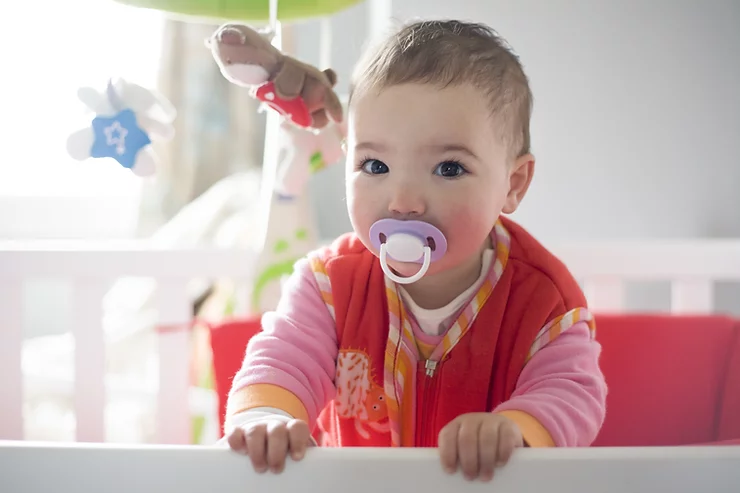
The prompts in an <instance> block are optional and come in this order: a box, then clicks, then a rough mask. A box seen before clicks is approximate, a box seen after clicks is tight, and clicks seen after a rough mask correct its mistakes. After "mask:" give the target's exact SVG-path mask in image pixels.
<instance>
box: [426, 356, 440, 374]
mask: <svg viewBox="0 0 740 493" xmlns="http://www.w3.org/2000/svg"><path fill="white" fill-rule="evenodd" d="M424 368H426V370H427V376H428V377H433V376H434V372H435V371H436V370H437V362H436V361H434V360H431V359H428V360H427V361H426V363H424Z"/></svg>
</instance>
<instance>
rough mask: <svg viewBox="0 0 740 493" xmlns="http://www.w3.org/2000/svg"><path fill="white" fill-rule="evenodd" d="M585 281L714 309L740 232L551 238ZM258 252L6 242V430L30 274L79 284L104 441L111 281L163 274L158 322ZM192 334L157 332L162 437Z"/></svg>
mask: <svg viewBox="0 0 740 493" xmlns="http://www.w3.org/2000/svg"><path fill="white" fill-rule="evenodd" d="M550 247H551V249H552V250H553V252H554V253H555V254H556V255H558V256H559V257H560V258H561V259H562V260H563V261H564V262H565V264H566V265H567V266H568V267H569V268H570V270H571V271H572V272H573V273H574V275H575V276H576V277H577V278H579V279H580V280H583V281H584V282H585V286H586V294H587V297H588V298H589V304H590V306H591V307H592V308H593V309H594V310H596V311H617V312H618V311H621V310H622V309H623V307H624V284H625V282H626V281H630V280H650V281H652V280H665V281H671V282H672V310H673V311H674V312H676V313H686V312H694V313H709V312H711V311H712V309H713V306H712V302H713V301H712V300H713V296H712V290H713V283H714V282H716V281H723V280H729V281H740V240H696V241H694V240H686V241H683V240H682V241H653V242H625V243H582V244H554V245H550ZM254 259H255V254H254V252H251V251H246V250H244V251H242V250H226V251H222V250H213V249H193V250H158V249H154V248H152V247H151V246H150V245H148V244H147V243H146V242H135V243H128V244H120V243H119V244H116V245H110V244H107V245H95V244H92V243H88V242H86V243H68V242H66V243H49V242H30V243H28V242H24V243H0V375H2V378H0V404H1V405H0V439H22V438H23V416H22V374H21V346H22V325H23V312H22V306H23V295H22V292H23V283H24V281H26V280H30V279H34V278H62V279H68V280H71V281H72V282H73V284H74V286H75V300H76V301H75V303H74V306H75V321H74V322H75V323H74V336H75V340H76V344H77V345H76V347H77V351H76V352H75V385H76V387H75V395H76V406H75V407H76V415H77V418H78V419H77V423H78V424H77V430H76V436H77V439H78V440H79V441H104V421H103V416H104V405H105V389H104V380H103V379H104V374H105V368H104V362H105V357H104V355H105V347H104V341H103V334H102V330H101V326H102V324H101V313H102V309H101V300H102V296H103V293H104V292H105V289H106V287H107V285H108V283H109V282H110V281H112V280H114V279H116V278H120V277H124V276H141V277H152V278H155V279H157V280H158V285H159V289H158V292H159V308H160V320H159V323H160V325H164V326H175V327H176V326H183V325H185V324H187V323H189V321H190V318H191V317H190V305H189V300H188V299H187V297H186V294H185V285H186V283H187V282H188V281H189V280H190V279H193V278H219V277H226V278H231V279H234V280H248V279H250V277H251V275H252V266H253V262H254ZM187 349H188V334H187V332H186V331H183V330H173V331H165V332H163V333H162V334H161V335H160V377H159V382H160V392H159V394H158V409H157V410H158V419H157V432H158V434H159V435H158V441H159V442H160V443H170V444H182V443H185V442H186V441H187V440H188V436H189V423H188V416H187V413H184V412H183V410H184V409H187V402H188V395H187V394H188V356H189V353H188V350H187Z"/></svg>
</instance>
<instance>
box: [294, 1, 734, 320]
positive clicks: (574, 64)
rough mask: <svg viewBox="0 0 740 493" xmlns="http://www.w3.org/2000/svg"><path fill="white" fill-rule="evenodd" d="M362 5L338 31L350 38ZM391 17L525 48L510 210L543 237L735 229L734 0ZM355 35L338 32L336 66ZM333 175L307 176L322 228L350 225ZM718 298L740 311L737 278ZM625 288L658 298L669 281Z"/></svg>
mask: <svg viewBox="0 0 740 493" xmlns="http://www.w3.org/2000/svg"><path fill="white" fill-rule="evenodd" d="M363 14H364V12H360V9H359V8H358V9H354V13H353V14H352V15H349V14H348V15H346V16H345V17H344V18H342V20H341V21H337V22H334V27H335V30H336V32H335V34H334V39H335V40H337V41H338V40H344V39H347V40H354V39H355V36H356V31H357V29H360V27H361V26H363V24H364V22H365V17H363ZM393 15H394V17H396V18H397V19H398V20H406V19H408V18H411V17H424V18H429V17H446V18H459V19H466V20H475V21H479V22H485V23H487V24H489V25H491V26H492V27H494V28H495V29H496V30H497V31H499V33H500V34H502V35H503V36H504V37H505V38H506V39H507V40H508V41H509V42H510V43H511V44H512V46H513V47H514V49H515V50H516V51H517V52H518V53H519V55H520V56H521V58H522V61H523V63H524V65H525V70H526V71H527V73H528V75H529V77H530V80H531V84H532V89H533V92H534V95H535V110H534V115H533V121H532V142H533V149H534V152H535V154H536V156H537V159H538V167H537V172H536V177H535V180H534V183H533V185H532V188H531V189H530V192H529V194H528V196H527V198H526V200H525V201H524V204H523V206H522V208H521V209H520V210H519V211H518V212H517V213H516V214H515V215H514V218H515V219H516V220H518V221H520V222H521V223H522V224H523V225H525V226H526V227H528V228H529V229H530V230H531V231H532V232H533V233H534V234H535V235H537V236H538V237H539V238H541V239H542V240H545V241H549V240H560V239H568V238H589V239H593V238H596V239H611V238H656V237H724V236H740V157H739V156H740V28H739V26H740V2H738V1H737V0H724V1H722V0H711V1H706V2H702V1H700V0H693V1H686V0H678V1H674V0H651V1H649V2H644V1H639V0H620V1H606V0H516V1H514V0H509V1H501V0H499V1H487V2H481V1H479V0H456V1H450V0H396V1H395V2H393ZM306 29H307V30H308V29H309V28H306ZM303 43H304V44H303V51H304V52H310V50H309V49H308V47H309V46H310V40H309V39H308V38H304V39H303ZM353 43H354V41H352V43H350V44H349V45H348V44H347V43H344V42H343V41H342V42H341V45H340V43H337V44H338V45H340V46H341V47H342V48H341V49H342V52H343V56H342V58H341V59H339V60H337V62H338V63H339V65H338V70H339V73H340V76H345V75H348V73H349V70H350V66H349V65H345V63H350V64H351V61H353V60H354V57H355V55H356V53H357V49H356V45H355V44H353ZM335 51H336V49H335ZM350 54H351V55H352V57H350V56H348V55H350ZM342 180H343V174H342V170H341V169H340V167H336V168H334V169H331V170H330V171H328V172H326V174H324V175H322V176H320V177H318V178H317V180H316V181H315V183H314V191H315V200H316V204H317V208H318V211H319V218H320V224H321V227H322V228H323V232H324V233H325V235H326V236H334V235H336V234H339V233H341V232H343V231H346V230H348V229H349V222H348V220H347V217H346V211H345V208H344V204H343V199H342V197H343V194H344V189H343V184H342ZM573 224H577V225H578V227H577V228H576V229H569V228H568V226H569V225H573ZM687 261H690V259H687ZM718 297H719V303H720V305H721V306H723V307H726V308H727V309H732V310H733V311H740V307H738V306H737V305H739V304H740V303H738V302H737V300H738V299H740V291H738V290H737V289H735V290H733V289H731V288H727V287H720V290H719V293H718ZM631 298H632V305H633V306H634V307H636V308H640V307H641V306H643V305H645V306H648V305H654V304H656V303H657V304H659V305H660V304H664V303H666V302H667V299H668V294H667V287H666V286H665V285H662V286H647V287H645V286H643V287H641V288H640V289H637V290H635V291H633V292H632V293H631ZM646 298H647V299H650V300H651V301H650V302H649V303H648V302H644V301H642V300H644V299H646Z"/></svg>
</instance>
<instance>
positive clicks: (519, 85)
mask: <svg viewBox="0 0 740 493" xmlns="http://www.w3.org/2000/svg"><path fill="white" fill-rule="evenodd" d="M404 83H428V84H434V85H436V86H438V87H440V88H445V87H448V86H454V85H458V84H465V83H469V84H472V85H473V86H474V87H476V88H478V89H480V90H481V91H483V93H484V94H485V95H486V97H487V98H488V100H489V102H490V105H491V111H492V114H493V116H494V119H495V122H496V124H497V126H498V129H499V130H500V132H501V138H502V140H503V143H504V145H506V146H507V149H508V153H509V154H510V155H512V157H519V156H522V155H524V154H527V153H528V152H530V136H529V121H530V117H531V113H532V92H531V90H530V88H529V81H528V80H527V76H526V75H525V73H524V69H523V68H522V65H521V63H520V62H519V59H518V57H517V56H516V55H515V54H514V52H513V51H512V50H511V48H510V47H509V45H508V44H507V43H506V41H505V40H504V39H503V38H501V37H500V36H499V35H498V34H497V33H496V32H495V31H494V30H493V29H491V28H490V27H488V26H486V25H483V24H476V23H468V22H461V21H455V20H448V21H439V20H437V21H419V22H414V23H412V24H408V25H405V26H403V27H402V28H401V29H400V30H399V31H398V32H396V33H395V34H393V35H391V36H389V37H387V38H385V39H384V40H382V42H381V43H380V44H379V45H377V46H376V47H375V48H374V49H372V50H368V51H367V52H366V54H365V56H364V58H363V59H361V60H360V63H359V64H358V65H357V67H356V68H355V71H354V74H353V76H352V82H351V89H350V101H351V100H352V98H353V97H356V96H357V94H361V93H363V92H366V91H369V90H380V89H382V88H384V87H389V86H393V85H398V84H404Z"/></svg>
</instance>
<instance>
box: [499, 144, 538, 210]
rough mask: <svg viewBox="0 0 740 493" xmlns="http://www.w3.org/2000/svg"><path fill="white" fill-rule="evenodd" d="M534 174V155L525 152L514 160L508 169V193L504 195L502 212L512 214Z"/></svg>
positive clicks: (525, 192)
mask: <svg viewBox="0 0 740 493" xmlns="http://www.w3.org/2000/svg"><path fill="white" fill-rule="evenodd" d="M533 176H534V156H533V155H532V154H525V155H523V156H520V157H518V158H517V159H516V161H514V164H512V165H511V169H510V170H509V193H508V194H507V195H506V201H505V202H504V208H503V209H502V212H503V213H504V214H512V213H514V211H516V210H517V209H518V208H519V204H521V202H522V200H523V199H524V196H525V195H526V194H527V190H528V189H529V184H530V183H532V177H533Z"/></svg>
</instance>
